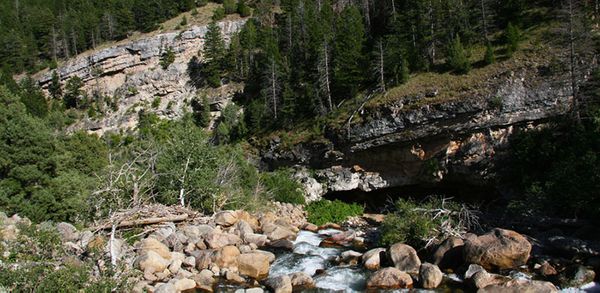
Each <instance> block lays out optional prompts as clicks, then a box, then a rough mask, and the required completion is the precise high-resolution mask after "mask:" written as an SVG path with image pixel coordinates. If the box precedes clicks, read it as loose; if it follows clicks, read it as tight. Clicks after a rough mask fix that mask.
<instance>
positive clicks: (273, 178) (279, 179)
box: [261, 169, 304, 204]
mask: <svg viewBox="0 0 600 293" xmlns="http://www.w3.org/2000/svg"><path fill="white" fill-rule="evenodd" d="M261 179H262V183H263V184H264V186H265V188H266V190H267V192H268V194H269V197H270V198H273V200H275V201H279V202H286V203H293V204H304V194H303V192H302V185H300V183H298V181H296V180H294V179H293V178H292V171H291V170H290V169H280V170H277V171H275V172H271V173H263V174H261Z"/></svg>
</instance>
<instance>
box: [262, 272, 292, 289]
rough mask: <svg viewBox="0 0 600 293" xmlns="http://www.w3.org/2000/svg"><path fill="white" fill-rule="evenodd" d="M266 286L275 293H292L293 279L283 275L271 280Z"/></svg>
mask: <svg viewBox="0 0 600 293" xmlns="http://www.w3.org/2000/svg"><path fill="white" fill-rule="evenodd" d="M266 284H267V286H269V288H271V289H272V290H273V292H275V293H292V289H293V287H292V279H291V278H290V277H289V276H286V275H283V276H278V277H272V278H269V279H268V280H267V281H266Z"/></svg>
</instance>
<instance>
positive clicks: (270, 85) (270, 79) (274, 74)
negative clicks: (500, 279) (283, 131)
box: [264, 57, 281, 119]
mask: <svg viewBox="0 0 600 293" xmlns="http://www.w3.org/2000/svg"><path fill="white" fill-rule="evenodd" d="M265 85H266V87H265V90H264V94H265V98H266V99H267V104H269V105H270V106H271V112H272V113H273V117H274V118H275V119H277V118H278V115H279V109H278V108H279V93H280V92H281V86H280V84H279V68H278V64H277V62H276V61H275V58H274V57H271V58H270V60H269V65H268V68H267V72H266V74H265Z"/></svg>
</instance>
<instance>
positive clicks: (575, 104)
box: [569, 0, 581, 124]
mask: <svg viewBox="0 0 600 293" xmlns="http://www.w3.org/2000/svg"><path fill="white" fill-rule="evenodd" d="M573 13H574V12H573V0H569V61H570V69H569V70H570V78H571V94H572V97H573V109H572V110H573V115H574V117H575V122H576V123H577V124H581V114H580V112H579V103H578V101H577V99H578V96H577V78H576V76H575V70H576V68H575V33H574V23H573V22H574V15H573Z"/></svg>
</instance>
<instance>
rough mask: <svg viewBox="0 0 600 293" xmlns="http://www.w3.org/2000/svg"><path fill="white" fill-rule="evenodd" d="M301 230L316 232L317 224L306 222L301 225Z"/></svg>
mask: <svg viewBox="0 0 600 293" xmlns="http://www.w3.org/2000/svg"><path fill="white" fill-rule="evenodd" d="M302 230H306V231H310V232H315V233H316V232H318V231H319V226H317V225H315V224H311V223H306V224H304V225H303V226H302Z"/></svg>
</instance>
